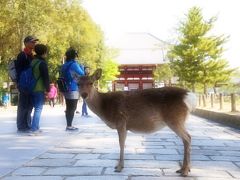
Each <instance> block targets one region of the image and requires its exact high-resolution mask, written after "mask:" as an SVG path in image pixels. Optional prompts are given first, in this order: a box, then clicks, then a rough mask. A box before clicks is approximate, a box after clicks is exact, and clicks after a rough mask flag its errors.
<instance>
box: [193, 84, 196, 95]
mask: <svg viewBox="0 0 240 180" xmlns="http://www.w3.org/2000/svg"><path fill="white" fill-rule="evenodd" d="M195 90H196V89H195V83H192V92H194V93H195Z"/></svg>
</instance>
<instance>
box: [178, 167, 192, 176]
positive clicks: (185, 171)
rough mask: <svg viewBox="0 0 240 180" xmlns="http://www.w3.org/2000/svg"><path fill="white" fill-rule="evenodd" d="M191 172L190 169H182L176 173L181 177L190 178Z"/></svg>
mask: <svg viewBox="0 0 240 180" xmlns="http://www.w3.org/2000/svg"><path fill="white" fill-rule="evenodd" d="M189 172H190V168H181V169H179V170H177V171H176V173H181V176H183V177H186V176H188V173H189Z"/></svg>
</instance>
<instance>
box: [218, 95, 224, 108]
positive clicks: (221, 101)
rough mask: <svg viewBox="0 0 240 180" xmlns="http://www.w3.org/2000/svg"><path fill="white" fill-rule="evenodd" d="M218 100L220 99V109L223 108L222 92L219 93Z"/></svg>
mask: <svg viewBox="0 0 240 180" xmlns="http://www.w3.org/2000/svg"><path fill="white" fill-rule="evenodd" d="M219 100H220V110H222V109H223V94H222V93H220V96H219Z"/></svg>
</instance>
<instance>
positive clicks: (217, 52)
mask: <svg viewBox="0 0 240 180" xmlns="http://www.w3.org/2000/svg"><path fill="white" fill-rule="evenodd" d="M215 21H216V18H215V17H213V18H211V19H209V20H208V21H205V20H204V19H203V16H202V13H201V9H199V8H197V7H193V8H191V9H190V10H189V12H188V15H187V16H186V19H185V20H184V21H183V22H181V25H180V27H179V33H180V35H179V41H178V43H177V44H176V45H174V46H173V47H172V48H171V50H170V51H169V53H168V56H169V59H170V61H171V64H170V66H171V68H172V69H174V74H175V75H176V76H178V77H179V81H180V84H187V85H189V84H190V85H191V88H192V90H193V91H195V87H196V84H197V83H200V84H203V85H204V87H205V89H206V87H207V85H209V86H215V85H216V83H219V82H226V81H228V80H229V78H230V76H231V73H232V72H233V70H232V69H229V68H228V63H227V61H226V60H222V59H221V55H222V52H223V47H222V46H223V43H225V41H226V40H227V37H224V36H213V35H209V32H210V30H211V29H212V28H213V24H214V22H215Z"/></svg>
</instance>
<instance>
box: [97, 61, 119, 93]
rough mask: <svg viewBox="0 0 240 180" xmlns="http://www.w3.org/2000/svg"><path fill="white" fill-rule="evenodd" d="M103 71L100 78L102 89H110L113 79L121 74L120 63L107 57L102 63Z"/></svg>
mask: <svg viewBox="0 0 240 180" xmlns="http://www.w3.org/2000/svg"><path fill="white" fill-rule="evenodd" d="M102 68H103V73H102V78H101V79H100V89H101V90H102V91H108V90H109V89H108V85H109V83H110V82H111V81H114V80H115V79H116V76H117V75H119V71H118V64H117V63H116V62H115V61H114V60H113V59H106V60H104V61H103V63H102Z"/></svg>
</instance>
